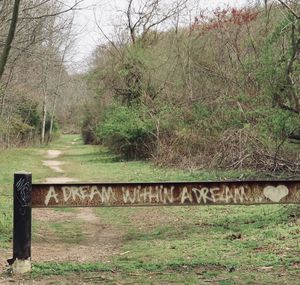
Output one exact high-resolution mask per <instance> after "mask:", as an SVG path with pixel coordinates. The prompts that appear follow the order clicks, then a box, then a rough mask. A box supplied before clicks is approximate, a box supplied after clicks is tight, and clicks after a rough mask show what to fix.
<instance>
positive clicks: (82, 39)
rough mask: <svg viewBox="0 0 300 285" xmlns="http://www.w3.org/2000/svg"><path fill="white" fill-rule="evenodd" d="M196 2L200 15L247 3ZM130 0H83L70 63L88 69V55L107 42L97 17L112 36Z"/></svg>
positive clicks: (240, 0)
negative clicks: (114, 27)
mask: <svg viewBox="0 0 300 285" xmlns="http://www.w3.org/2000/svg"><path fill="white" fill-rule="evenodd" d="M170 1H171V0H170ZM191 1H193V3H196V6H197V7H196V6H195V4H194V6H193V7H194V8H193V9H194V11H192V13H193V14H194V15H197V13H198V11H197V10H200V9H201V10H202V9H207V10H212V9H214V8H217V7H226V6H230V7H241V6H244V5H245V4H246V3H247V0H191ZM65 3H66V5H72V3H74V0H68V1H66V2H65ZM127 3H128V0H84V1H83V2H82V3H81V4H80V9H78V10H76V12H75V18H74V33H75V34H76V39H75V41H74V44H73V49H72V52H71V55H70V57H69V63H70V64H71V65H72V66H73V68H74V67H75V66H76V67H75V69H76V70H77V71H83V70H86V69H87V65H88V63H89V61H88V59H89V57H90V55H91V53H92V51H93V50H94V48H95V47H96V46H97V45H99V44H101V43H104V42H105V38H104V36H103V35H102V34H101V32H100V31H99V29H98V28H97V25H96V23H95V19H97V23H98V25H100V26H101V29H103V31H104V32H105V33H106V34H107V35H109V36H113V33H114V30H113V26H114V24H116V23H117V22H118V21H120V17H121V15H122V13H121V12H120V11H122V10H123V11H124V8H125V7H126V4H127Z"/></svg>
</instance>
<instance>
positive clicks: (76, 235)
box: [0, 136, 300, 285]
mask: <svg viewBox="0 0 300 285" xmlns="http://www.w3.org/2000/svg"><path fill="white" fill-rule="evenodd" d="M74 140H76V142H75V144H72V142H74ZM51 148H52V149H61V150H63V152H64V155H63V156H61V157H60V158H59V159H61V160H63V161H66V162H67V163H66V164H65V165H64V166H63V168H64V170H65V171H66V173H67V175H68V176H69V177H77V178H80V179H81V180H82V181H101V182H104V181H170V180H177V181H179V180H209V179H212V180H215V179H219V178H222V179H227V178H238V177H240V176H241V173H237V172H227V173H218V172H216V173H210V172H192V173H191V172H184V171H174V170H168V169H163V168H157V167H154V166H153V165H151V164H149V163H147V162H139V161H132V162H124V161H119V160H118V159H117V158H116V157H114V156H112V155H111V154H109V153H107V151H106V150H105V149H103V148H100V147H95V146H84V145H82V143H81V141H80V140H78V137H77V136H63V137H62V138H61V139H60V140H58V141H56V142H55V143H53V144H52V145H51ZM43 151H44V149H42V148H33V149H26V150H13V151H7V154H8V155H9V157H10V158H9V159H5V161H6V163H5V162H0V169H2V168H3V169H4V168H5V171H6V174H7V178H5V179H4V178H1V179H3V180H1V185H4V184H7V183H10V182H11V178H9V177H12V174H13V172H14V171H15V170H20V169H25V170H27V171H32V172H33V173H34V176H33V178H34V180H35V181H39V180H43V178H45V177H47V176H51V175H53V173H51V171H50V170H48V169H46V168H44V167H42V166H41V154H42V153H43ZM5 152H6V151H5ZM3 154H4V153H3ZM30 156H32V157H33V158H32V160H31V161H30V162H28V164H26V163H23V164H22V165H21V164H20V163H18V162H17V161H18V160H20V161H23V160H25V161H26V160H28V158H29V157H30ZM2 163H3V164H2ZM19 166H20V168H18V167H19ZM10 187H11V186H10ZM2 189H3V188H2ZM6 207H10V204H8V206H6ZM58 211H62V210H58ZM66 212H68V211H66ZM94 213H95V214H96V215H97V216H99V218H101V220H103V221H104V222H105V223H107V224H111V225H113V226H114V227H116V228H117V229H119V231H120V232H121V233H122V234H123V241H122V246H121V248H120V254H117V255H113V256H111V257H110V259H109V261H108V262H101V260H99V262H93V263H71V262H61V263H53V262H46V263H35V264H34V268H33V272H32V274H31V275H30V276H27V277H26V278H27V279H28V282H31V281H32V280H34V281H35V282H40V283H46V284H79V283H80V282H82V283H85V284H174V283H175V284H223V285H225V284H299V277H300V255H299V253H300V246H299V239H300V227H299V224H300V220H299V216H300V215H299V209H298V207H296V206H249V207H245V206H244V207H242V206H228V207H221V206H210V207H207V206H203V207H159V208H158V207H148V208H97V209H94ZM2 219H3V218H2ZM5 220H6V225H4V226H2V228H0V236H4V237H5V238H4V239H2V240H1V239H0V247H1V246H2V247H5V246H9V243H7V241H8V240H10V239H11V231H10V228H11V221H10V219H9V218H8V219H5ZM36 227H38V225H36ZM49 227H50V228H51V229H52V230H53V231H55V232H56V233H57V235H58V236H59V237H60V238H61V239H62V240H65V241H66V242H68V243H72V244H74V246H75V245H76V244H77V243H80V242H81V241H82V240H84V238H85V237H84V235H83V234H82V233H81V232H80V224H79V225H78V224H77V225H76V224H74V222H70V223H69V224H67V223H63V222H52V223H50V224H49ZM99 246H101V245H99Z"/></svg>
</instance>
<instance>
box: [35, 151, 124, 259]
mask: <svg viewBox="0 0 300 285" xmlns="http://www.w3.org/2000/svg"><path fill="white" fill-rule="evenodd" d="M62 154H63V153H62V152H61V151H59V150H48V151H47V154H46V157H47V158H57V157H58V156H61V155H62ZM45 162H47V164H46V165H47V166H48V167H50V168H51V169H53V170H54V171H55V169H54V168H55V167H58V165H63V164H64V162H63V161H55V160H48V161H43V163H44V164H45ZM59 168H60V167H59ZM60 170H61V171H56V172H63V170H62V169H61V168H60ZM76 181H78V179H76V178H70V177H64V176H58V177H48V178H47V179H46V181H45V182H46V183H68V182H76ZM33 219H34V220H37V221H38V222H41V223H38V224H39V225H41V226H40V227H39V228H38V229H37V233H36V234H35V237H36V239H35V240H33V243H32V260H33V262H44V261H56V262H63V261H73V262H93V261H101V262H103V261H107V260H108V259H109V257H111V256H112V255H114V254H117V253H118V248H119V246H120V243H121V234H120V232H119V231H118V230H116V229H114V228H113V227H112V226H110V225H107V224H105V223H104V222H103V221H101V219H100V218H99V217H98V216H96V215H95V213H94V211H93V209H92V208H78V209H76V210H75V211H74V212H63V211H55V210H53V209H34V210H33ZM68 221H72V223H74V221H75V222H76V221H78V222H79V223H82V222H83V223H82V224H83V228H82V234H83V241H82V242H80V243H79V244H67V243H66V242H65V241H64V240H61V239H60V238H59V237H58V236H57V234H56V233H55V231H53V230H51V228H49V227H47V226H42V225H43V224H46V223H55V222H60V223H62V222H68Z"/></svg>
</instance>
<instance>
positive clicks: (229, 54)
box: [0, 0, 300, 175]
mask: <svg viewBox="0 0 300 285" xmlns="http://www.w3.org/2000/svg"><path fill="white" fill-rule="evenodd" d="M12 2H14V3H12ZM137 2H138V3H136V1H133V0H129V1H127V6H126V8H124V11H122V15H123V16H122V17H120V19H118V23H116V24H115V29H114V34H113V35H110V34H107V33H106V32H105V31H104V30H103V29H102V28H101V26H100V25H98V32H99V37H100V36H101V37H104V38H105V39H106V41H105V42H104V43H101V44H99V45H98V46H97V47H96V48H95V50H94V52H93V54H92V55H91V57H90V64H89V68H88V69H87V70H85V71H81V72H76V71H74V69H72V62H71V60H70V57H69V55H68V54H69V51H70V50H71V48H72V45H73V43H74V38H75V37H76V35H75V33H74V29H73V20H74V15H75V12H76V7H77V5H78V4H80V1H75V2H74V3H73V4H72V5H70V6H68V7H67V8H66V7H65V6H64V5H63V4H61V3H60V2H59V1H54V0H52V1H42V0H26V1H25V0H24V1H6V0H2V1H1V2H0V23H1V24H0V83H1V85H0V101H1V106H0V145H1V147H2V148H10V147H13V146H20V145H21V146H28V145H31V144H39V143H40V144H47V143H48V142H49V141H51V140H53V139H55V137H57V136H59V134H60V133H79V132H81V134H82V137H83V140H84V142H85V143H86V144H101V145H104V146H106V147H107V148H108V149H109V150H110V151H111V152H112V153H114V154H116V155H118V156H119V157H120V158H122V159H125V160H150V161H152V162H154V163H155V164H157V165H162V166H171V167H175V168H180V169H188V170H199V169H222V170H228V169H238V170H251V171H255V172H263V173H268V174H270V175H277V174H282V173H285V174H288V175H296V174H297V173H298V172H299V167H300V157H299V151H298V150H299V148H298V147H299V140H300V127H299V113H300V101H299V99H300V97H299V96H300V90H299V87H300V77H299V76H300V55H299V53H300V5H299V4H298V2H297V1H283V0H278V1H267V0H265V1H263V2H260V1H255V2H254V3H253V2H250V1H249V2H248V4H246V5H245V6H243V7H240V8H234V7H230V6H227V7H226V8H216V9H214V10H212V11H206V10H201V9H198V10H197V11H198V12H197V14H195V10H193V9H192V8H193V7H194V6H193V5H192V4H194V5H195V3H196V2H197V1H194V2H193V1H192V2H193V3H192V2H190V1H187V0H181V1H173V2H170V3H169V2H168V3H167V4H166V3H165V2H164V1H160V0H151V1H137ZM14 16H16V19H15V20H17V21H15V27H14V26H13V23H14ZM10 19H11V20H10Z"/></svg>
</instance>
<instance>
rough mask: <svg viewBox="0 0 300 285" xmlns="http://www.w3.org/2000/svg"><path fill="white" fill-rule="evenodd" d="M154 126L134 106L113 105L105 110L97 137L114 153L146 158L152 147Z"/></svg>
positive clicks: (133, 157)
mask: <svg viewBox="0 0 300 285" xmlns="http://www.w3.org/2000/svg"><path fill="white" fill-rule="evenodd" d="M153 129H154V126H153V124H152V122H151V120H150V119H147V118H145V117H143V116H142V111H141V110H140V109H138V108H136V107H125V106H114V107H111V108H110V109H107V110H106V115H105V117H104V121H103V122H102V123H101V124H99V126H98V128H97V137H98V138H99V139H101V140H102V141H103V143H104V144H105V145H106V146H108V148H109V149H110V150H112V151H113V152H114V153H116V154H119V155H121V156H122V157H125V158H130V159H137V158H147V157H149V156H150V155H151V150H152V148H153V142H154V137H155V136H154V134H153Z"/></svg>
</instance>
